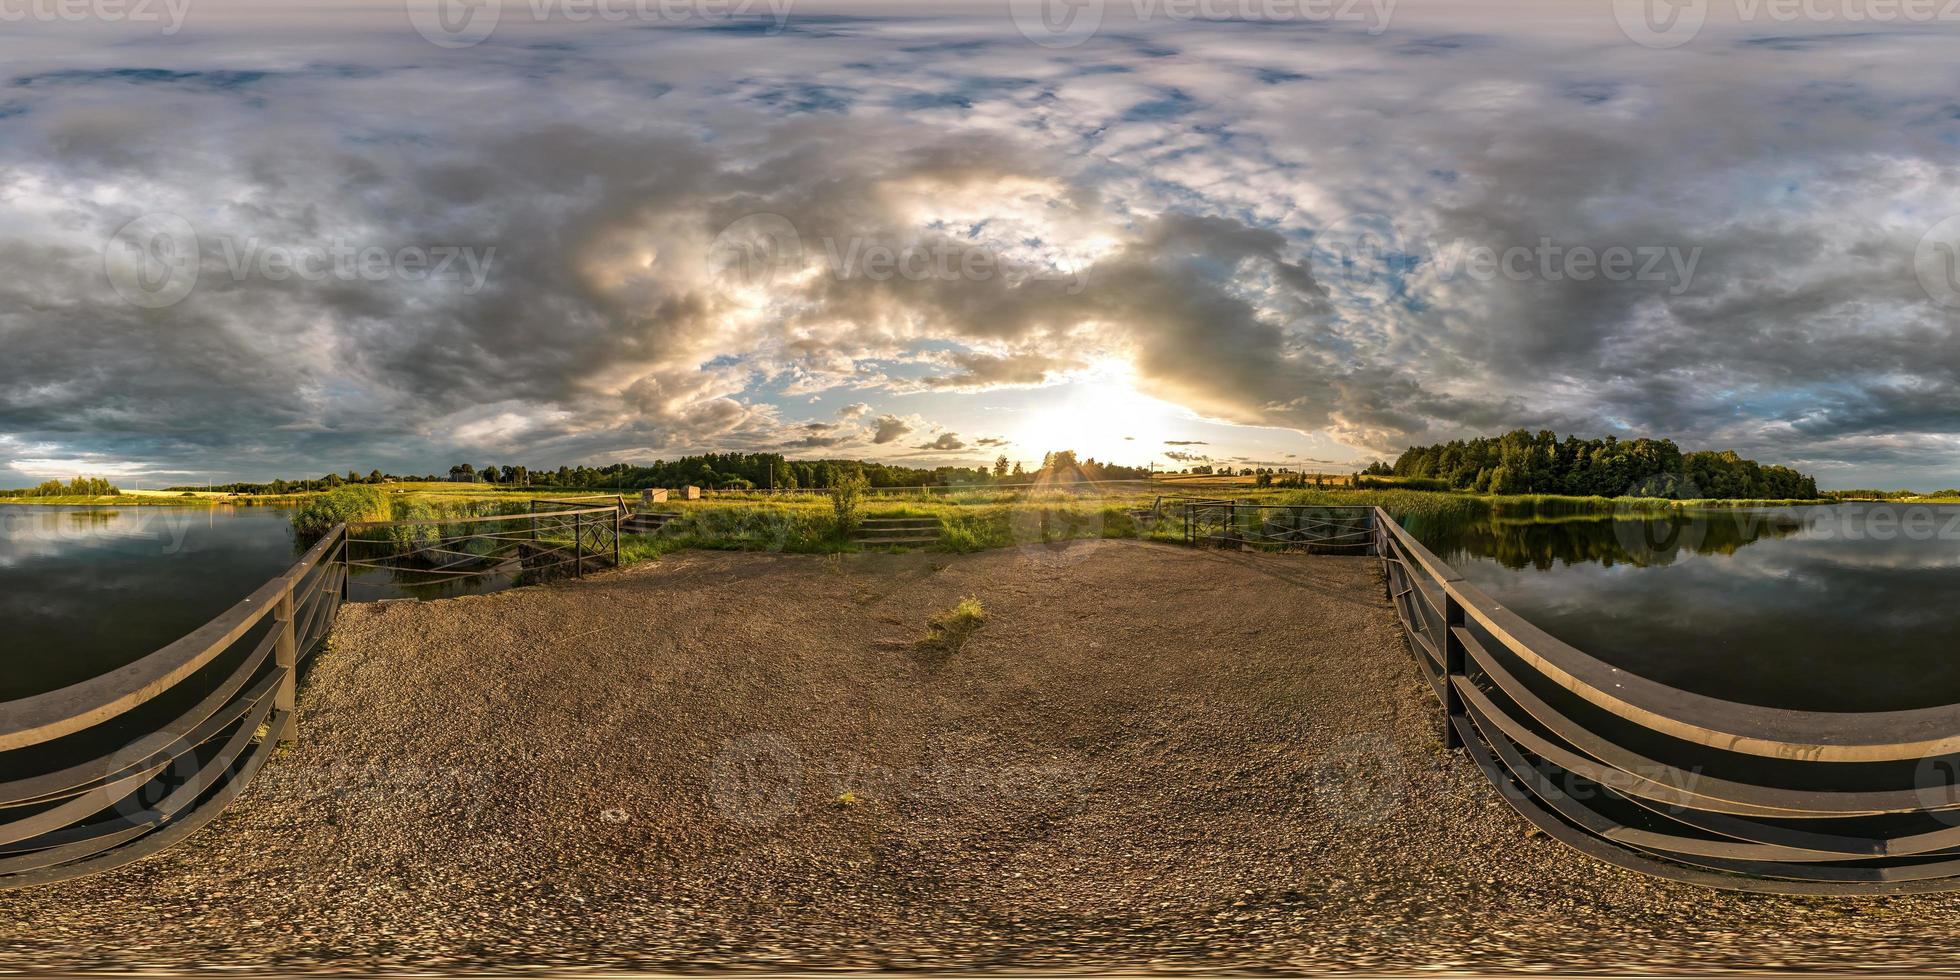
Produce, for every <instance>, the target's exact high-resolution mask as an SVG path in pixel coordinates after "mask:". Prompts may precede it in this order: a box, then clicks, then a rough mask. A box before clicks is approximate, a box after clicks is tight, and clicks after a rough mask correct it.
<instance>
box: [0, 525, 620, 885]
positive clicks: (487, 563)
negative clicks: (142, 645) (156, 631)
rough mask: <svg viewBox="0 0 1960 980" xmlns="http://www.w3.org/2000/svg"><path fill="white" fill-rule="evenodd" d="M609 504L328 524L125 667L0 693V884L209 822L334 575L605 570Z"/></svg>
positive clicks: (315, 632)
mask: <svg viewBox="0 0 1960 980" xmlns="http://www.w3.org/2000/svg"><path fill="white" fill-rule="evenodd" d="M619 520H620V509H619V507H617V506H611V507H590V506H580V507H575V508H572V509H565V510H552V511H546V512H543V513H533V514H514V515H506V516H496V517H466V518H434V519H424V520H407V521H382V522H370V523H360V524H352V525H340V526H337V527H335V528H334V529H333V530H331V531H329V532H327V534H326V535H325V536H324V537H322V538H321V539H320V540H319V541H318V542H316V543H315V544H314V545H313V546H312V547H311V548H310V549H308V550H307V552H306V554H305V555H304V556H303V557H302V558H300V560H299V562H298V563H297V564H295V565H294V566H293V567H292V568H291V569H289V570H288V571H287V572H286V573H285V574H283V575H281V576H279V577H278V578H276V579H274V580H272V581H271V582H268V583H266V585H264V586H263V587H261V588H260V589H259V590H258V591H257V592H254V593H253V594H252V595H250V596H248V597H246V598H245V599H243V600H241V601H240V602H239V603H238V604H237V605H235V606H233V607H232V608H231V609H230V610H228V611H226V612H225V613H224V614H223V615H220V616H219V617H217V618H216V619H213V620H211V621H210V622H209V623H206V624H205V625H204V626H202V627H199V628H198V629H197V630H195V631H193V632H192V633H191V634H190V635H188V636H185V637H184V638H182V639H180V640H178V641H176V642H174V643H171V644H170V645H168V646H166V647H164V648H162V649H160V650H158V651H156V652H154V653H151V654H150V655H148V656H146V657H143V658H142V659H140V660H137V661H135V662H134V663H131V664H129V665H127V666H124V667H121V668H118V669H116V670H113V671H110V672H109V673H106V674H103V675H101V676H99V677H96V678H93V679H91V680H87V681H83V682H81V683H79V684H75V685H72V686H69V687H65V688H61V689H59V690H55V691H49V692H47V693H45V694H38V695H34V696H32V697H26V698H20V699H16V700H13V701H7V702H0V890H5V889H9V888H19V887H24V886H27V885H35V884H42V883H45V882H50V881H59V880H61V879H65V878H74V877H79V876H81V875H86V874H94V873H96V872H100V871H106V870H109V869H111V868H116V867H120V866H122V865H125V864H128V863H130V862H132V861H137V860H141V859H142V858H145V857H148V856H150V855H152V854H155V853H157V852H158V851H161V850H163V849H164V848H166V847H169V846H170V845H172V844H175V843H177V842H178V841H180V840H183V839H184V838H185V837H188V836H190V835H191V834H192V833H194V832H195V831H197V830H198V829H199V828H201V827H203V826H204V825H205V824H207V823H209V822H210V821H211V820H212V819H214V818H215V817H216V816H217V815H218V813H219V812H221V811H222V810H223V809H224V808H225V806H226V805H228V804H229V803H230V802H231V801H232V799H233V798H235V797H236V796H237V795H238V793H239V792H240V791H241V790H242V789H243V788H244V787H245V785H246V784H247V783H248V782H250V781H251V779H252V777H253V776H254V775H256V774H257V773H258V771H259V769H260V767H261V766H263V765H264V764H265V760H266V758H267V757H268V756H269V755H270V753H271V747H272V746H273V745H275V744H276V743H278V742H281V741H291V740H292V739H293V738H294V737H295V735H296V732H295V722H294V709H295V705H296V700H297V694H298V677H299V669H300V667H301V666H302V665H303V664H304V663H305V662H306V660H307V659H308V658H310V657H311V656H312V655H313V654H314V653H315V652H316V651H317V650H318V649H319V648H320V646H321V645H322V643H323V641H325V639H326V638H327V636H328V634H329V633H331V632H332V630H333V625H334V622H335V620H336V618H337V617H338V615H339V613H340V608H341V606H342V604H343V603H345V602H346V601H347V593H348V587H349V583H350V581H352V580H354V579H355V578H356V577H358V576H360V575H362V574H364V573H373V572H376V571H386V572H387V573H388V576H389V581H390V583H391V585H394V586H397V587H408V588H413V587H414V586H417V585H422V584H431V583H445V582H453V581H457V580H465V579H483V578H485V577H495V576H502V575H509V576H512V578H513V581H514V582H517V583H523V582H530V581H545V580H549V579H552V578H557V577H566V576H571V577H577V576H582V575H584V574H585V573H586V572H588V571H592V570H595V569H598V568H602V567H606V566H608V565H611V566H617V565H618V564H619Z"/></svg>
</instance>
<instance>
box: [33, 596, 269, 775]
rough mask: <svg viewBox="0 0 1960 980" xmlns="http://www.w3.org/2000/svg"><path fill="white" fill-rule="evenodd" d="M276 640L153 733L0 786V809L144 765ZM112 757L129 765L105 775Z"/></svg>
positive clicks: (206, 714)
mask: <svg viewBox="0 0 1960 980" xmlns="http://www.w3.org/2000/svg"><path fill="white" fill-rule="evenodd" d="M277 639H278V636H277V635H276V634H275V633H272V632H268V633H267V634H266V636H265V638H264V639H262V640H261V641H259V643H258V645H257V646H256V647H254V648H253V650H252V652H251V653H250V654H247V655H246V657H245V660H244V661H243V662H242V663H240V664H239V665H238V667H237V668H235V669H234V670H233V671H232V672H231V675H230V676H229V677H226V678H225V680H224V681H223V682H221V683H220V684H218V686H217V687H216V688H215V689H213V690H212V692H211V693H210V694H208V695H205V697H204V698H203V700H201V701H199V702H198V703H197V704H196V705H195V706H194V707H192V708H191V709H190V710H188V711H186V712H184V713H183V714H181V715H179V716H177V718H176V719H175V720H173V721H171V722H170V723H169V724H166V725H164V726H162V727H160V728H158V729H157V730H156V731H154V732H152V733H150V734H149V735H146V736H144V737H143V738H141V739H139V740H137V741H136V742H134V743H132V744H131V745H128V746H124V747H123V748H121V749H118V750H116V751H115V752H112V753H110V754H108V755H105V756H102V757H100V758H96V759H91V760H89V761H87V762H83V763H80V764H77V765H73V766H69V767H68V768H66V769H62V770H60V771H58V772H50V773H43V774H42V775H39V776H29V777H26V778H23V779H17V780H14V781H13V782H8V783H0V805H3V804H7V803H10V802H12V803H33V802H36V801H40V800H50V799H57V798H60V797H62V796H66V795H70V794H71V793H74V792H82V791H85V790H86V789H88V787H89V786H90V785H91V784H94V783H99V782H102V781H104V780H105V779H114V778H117V776H118V775H119V774H121V773H123V772H128V771H131V770H134V769H138V768H141V767H143V766H145V765H147V764H148V763H149V761H150V760H151V759H152V758H153V757H154V756H156V755H157V754H158V753H161V752H163V751H165V750H167V749H169V748H171V746H172V745H174V744H176V743H177V741H178V740H179V739H181V738H187V737H190V736H189V735H188V734H187V733H194V732H197V731H198V730H200V728H201V727H202V726H203V725H205V724H207V723H209V721H210V719H212V718H214V717H216V716H218V715H219V714H220V713H221V711H222V710H223V709H224V708H225V705H226V703H227V702H230V701H231V700H232V698H233V696H234V695H236V694H237V693H238V692H239V691H240V690H242V689H243V688H244V687H245V684H246V683H247V682H248V681H250V680H251V679H252V675H253V674H255V673H257V672H258V670H259V668H260V667H261V666H263V665H264V664H265V661H266V658H267V657H269V656H271V655H272V645H273V641H275V640H277ZM220 727H222V726H220ZM209 737H210V736H209V735H207V736H205V738H202V739H196V738H193V739H192V740H191V741H190V742H189V743H188V744H190V745H196V744H198V743H200V742H203V741H205V740H207V739H208V738H209ZM118 757H121V758H125V759H128V758H132V757H133V758H134V761H131V762H129V763H128V764H127V765H125V766H123V767H122V768H120V769H117V770H114V771H105V768H106V767H107V766H109V765H111V764H112V763H113V762H114V761H115V760H116V759H117V758H118Z"/></svg>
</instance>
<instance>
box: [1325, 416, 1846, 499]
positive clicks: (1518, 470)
mask: <svg viewBox="0 0 1960 980" xmlns="http://www.w3.org/2000/svg"><path fill="white" fill-rule="evenodd" d="M1364 472H1365V473H1366V474H1368V475H1371V476H1389V475H1392V476H1396V477H1402V478H1405V479H1409V480H1423V481H1436V483H1437V485H1438V487H1439V488H1441V487H1444V486H1447V487H1448V488H1449V489H1453V490H1470V491H1473V492H1476V493H1495V494H1517V493H1544V494H1569V495H1572V496H1580V497H1591V496H1597V497H1665V498H1671V499H1691V498H1720V499H1760V500H1815V499H1817V498H1818V497H1819V494H1818V492H1817V481H1816V479H1815V478H1813V477H1810V476H1807V475H1805V474H1803V473H1799V472H1797V471H1796V470H1793V469H1790V468H1789V467H1786V466H1774V465H1766V464H1762V463H1758V462H1756V461H1755V460H1752V459H1743V458H1742V457H1741V456H1738V455H1736V453H1735V452H1734V451H1732V450H1723V451H1719V452H1715V451H1700V452H1692V453H1684V452H1682V451H1681V447H1679V446H1677V445H1675V444H1674V440H1672V439H1633V440H1627V441H1621V440H1620V439H1618V438H1616V437H1614V436H1607V437H1606V438H1604V439H1580V438H1578V437H1577V436H1567V437H1566V438H1565V439H1563V440H1561V439H1559V437H1558V436H1557V434H1555V433H1553V432H1551V431H1549V430H1541V431H1539V432H1537V433H1535V434H1534V433H1532V432H1529V431H1527V430H1524V429H1519V430H1517V431H1515V432H1508V433H1505V434H1504V435H1501V436H1495V437H1484V438H1477V439H1470V440H1462V439H1459V440H1456V441H1453V442H1446V443H1441V444H1439V445H1434V446H1411V447H1409V448H1408V450H1407V451H1405V452H1403V453H1402V455H1401V456H1400V457H1399V458H1397V459H1396V461H1395V464H1394V465H1393V466H1389V465H1387V464H1385V463H1376V464H1374V465H1372V466H1370V467H1369V468H1368V469H1367V470H1365V471H1364Z"/></svg>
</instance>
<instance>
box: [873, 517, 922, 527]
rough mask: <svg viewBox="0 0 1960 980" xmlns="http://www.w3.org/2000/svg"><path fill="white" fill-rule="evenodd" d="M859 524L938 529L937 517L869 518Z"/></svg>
mask: <svg viewBox="0 0 1960 980" xmlns="http://www.w3.org/2000/svg"><path fill="white" fill-rule="evenodd" d="M858 523H860V524H862V525H864V526H865V527H938V526H939V518H937V517H867V518H865V519H864V520H862V521H859V522H858Z"/></svg>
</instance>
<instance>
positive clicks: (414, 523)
mask: <svg viewBox="0 0 1960 980" xmlns="http://www.w3.org/2000/svg"><path fill="white" fill-rule="evenodd" d="M613 511H614V508H611V507H588V508H585V509H583V510H554V511H546V512H545V513H542V514H500V515H496V516H493V517H440V518H437V517H429V518H420V519H417V520H407V521H357V522H354V523H352V524H349V525H348V527H349V528H350V529H351V528H361V529H362V530H366V529H368V528H376V527H427V526H429V525H432V524H487V523H489V522H491V521H530V520H537V519H540V518H546V517H577V516H581V515H583V516H587V517H590V516H592V515H593V514H611V513H613ZM356 540H366V539H356Z"/></svg>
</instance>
